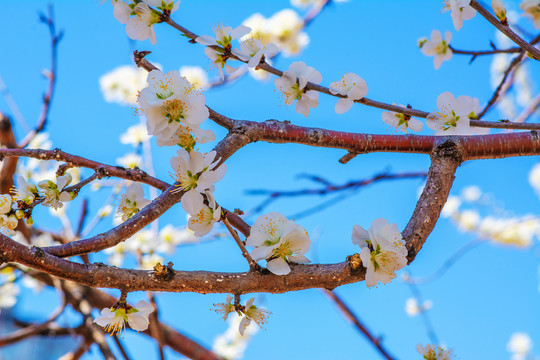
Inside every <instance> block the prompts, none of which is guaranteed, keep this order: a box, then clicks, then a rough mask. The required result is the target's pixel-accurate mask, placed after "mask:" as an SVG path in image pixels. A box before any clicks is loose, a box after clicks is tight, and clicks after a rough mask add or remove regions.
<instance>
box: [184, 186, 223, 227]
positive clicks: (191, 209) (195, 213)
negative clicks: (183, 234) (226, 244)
mask: <svg viewBox="0 0 540 360" xmlns="http://www.w3.org/2000/svg"><path fill="white" fill-rule="evenodd" d="M204 194H205V195H206V200H207V203H208V205H207V204H205V203H204V202H203V196H202V195H201V194H200V193H199V192H197V191H188V192H187V193H186V194H184V196H183V197H182V206H184V210H186V212H187V213H188V214H189V215H190V217H189V220H188V228H189V229H190V230H192V231H193V233H194V234H195V236H204V235H206V234H208V233H209V232H210V231H211V230H212V226H213V225H214V223H215V222H216V221H219V219H220V218H221V207H220V206H218V205H217V204H216V201H215V200H214V196H213V195H212V192H210V191H208V190H207V191H205V192H204Z"/></svg>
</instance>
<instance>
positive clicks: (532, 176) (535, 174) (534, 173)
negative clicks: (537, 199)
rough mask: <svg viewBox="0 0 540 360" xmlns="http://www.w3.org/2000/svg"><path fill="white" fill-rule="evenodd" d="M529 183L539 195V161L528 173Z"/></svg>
mask: <svg viewBox="0 0 540 360" xmlns="http://www.w3.org/2000/svg"><path fill="white" fill-rule="evenodd" d="M529 184H531V186H532V187H533V189H534V190H535V191H536V193H537V194H538V195H539V196H540V163H537V164H536V165H534V166H533V168H532V169H531V172H530V173H529Z"/></svg>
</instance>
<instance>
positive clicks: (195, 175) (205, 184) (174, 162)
mask: <svg viewBox="0 0 540 360" xmlns="http://www.w3.org/2000/svg"><path fill="white" fill-rule="evenodd" d="M176 153H177V156H175V157H173V158H171V166H172V168H173V170H174V173H175V175H176V181H177V182H178V184H177V186H178V188H177V191H184V192H186V193H185V194H184V196H182V207H183V208H184V210H185V209H186V208H190V206H189V205H187V204H186V202H187V201H191V200H192V199H193V197H192V196H190V195H188V193H189V192H190V191H191V192H192V193H193V192H199V193H202V192H204V191H205V190H210V191H214V183H216V182H218V181H220V180H221V179H223V176H225V171H226V170H227V167H226V165H225V164H222V165H221V166H219V167H217V168H216V166H217V164H218V163H219V159H216V152H215V151H211V152H209V153H206V154H202V153H200V152H198V151H191V152H189V153H188V152H187V151H186V150H184V149H179V150H178V151H177V152H176ZM186 195H188V196H186Z"/></svg>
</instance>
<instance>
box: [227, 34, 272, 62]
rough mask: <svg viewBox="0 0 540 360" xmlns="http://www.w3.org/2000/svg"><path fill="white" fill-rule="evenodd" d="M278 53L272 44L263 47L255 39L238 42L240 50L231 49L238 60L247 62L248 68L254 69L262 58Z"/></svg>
mask: <svg viewBox="0 0 540 360" xmlns="http://www.w3.org/2000/svg"><path fill="white" fill-rule="evenodd" d="M278 51H279V49H278V47H277V46H276V45H274V44H272V43H270V44H267V45H263V44H262V43H261V41H260V40H259V39H258V38H256V37H250V38H247V39H244V40H242V41H240V49H233V50H232V53H233V54H234V55H236V56H237V57H239V58H240V59H242V60H244V61H247V62H248V63H247V64H248V67H249V68H256V67H257V66H258V65H259V63H260V62H261V59H262V57H263V56H265V55H266V56H270V57H271V56H274V55H275V54H277V52H278Z"/></svg>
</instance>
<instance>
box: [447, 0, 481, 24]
mask: <svg viewBox="0 0 540 360" xmlns="http://www.w3.org/2000/svg"><path fill="white" fill-rule="evenodd" d="M470 4H471V0H444V8H443V10H442V11H451V14H450V15H451V16H452V23H453V24H454V27H455V28H456V30H457V31H459V29H461V27H462V26H463V20H470V19H472V18H473V17H474V16H475V15H476V10H475V9H473V8H472V7H471V5H470Z"/></svg>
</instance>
